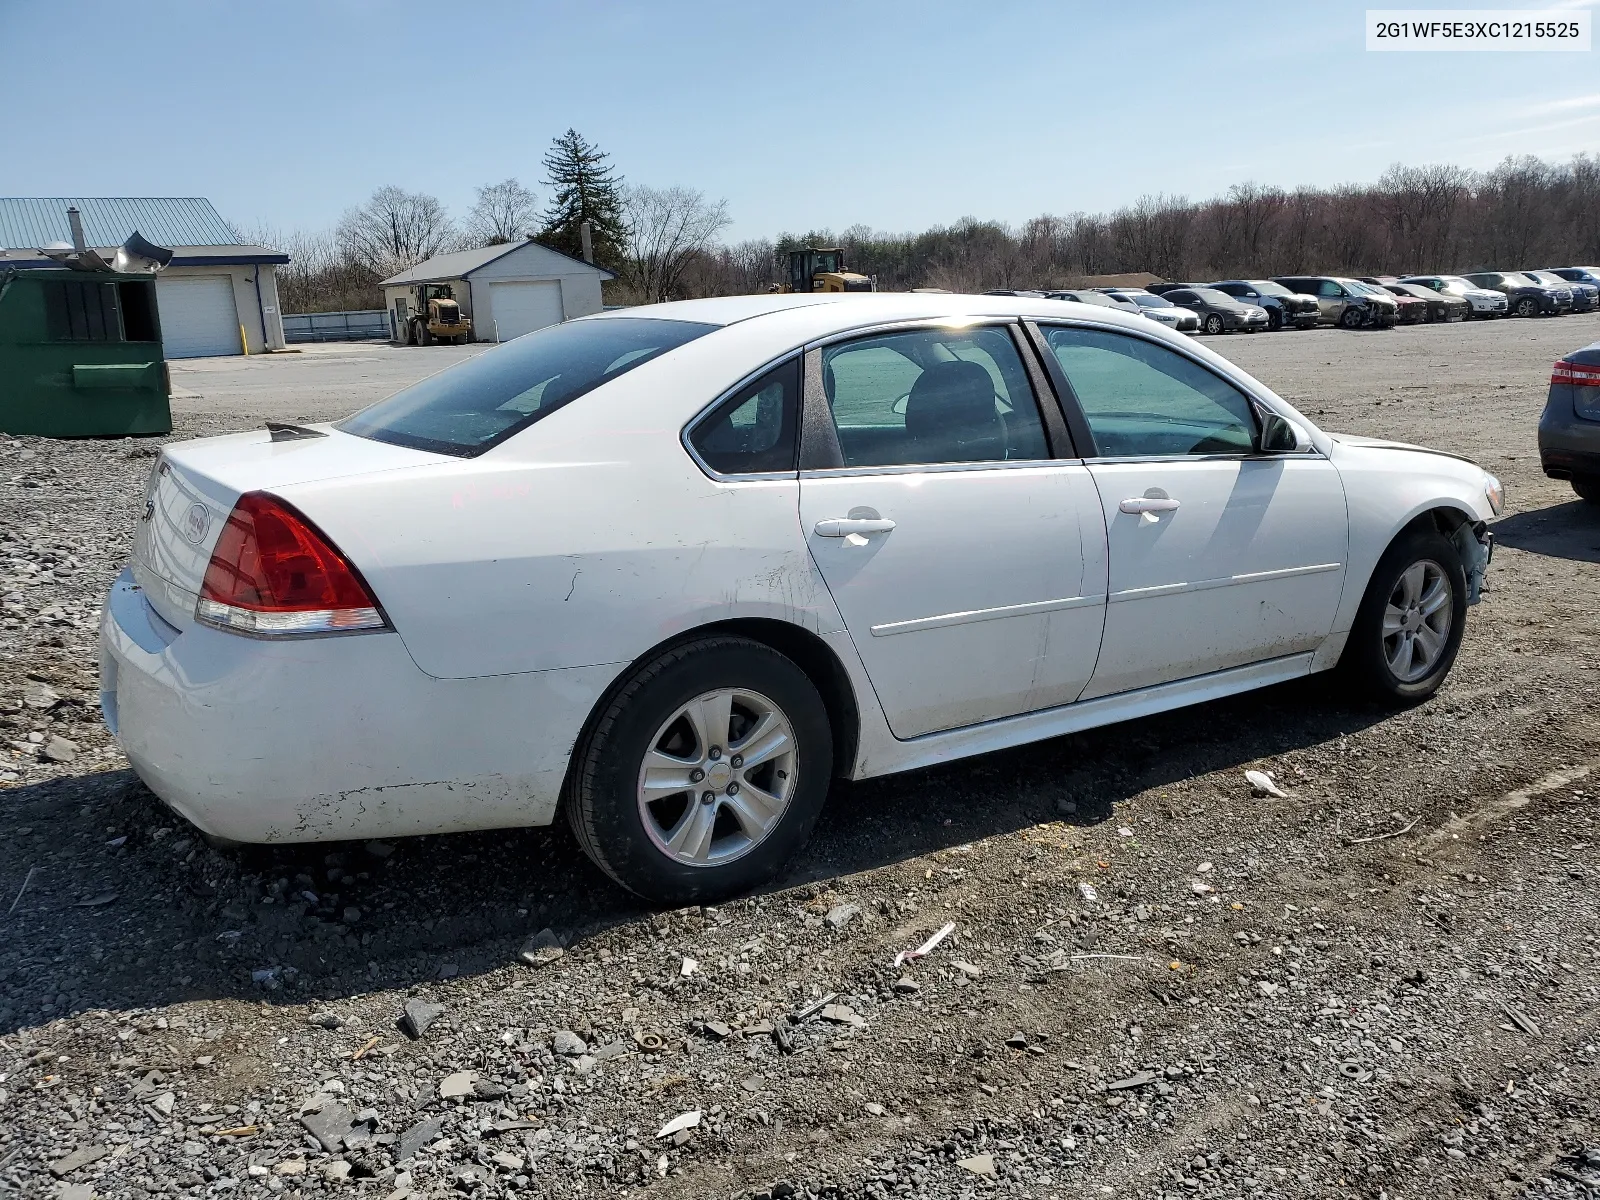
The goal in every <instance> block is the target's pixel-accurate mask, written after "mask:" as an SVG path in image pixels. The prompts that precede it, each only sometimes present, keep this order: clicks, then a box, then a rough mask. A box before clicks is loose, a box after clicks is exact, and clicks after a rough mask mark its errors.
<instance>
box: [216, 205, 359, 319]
mask: <svg viewBox="0 0 1600 1200" xmlns="http://www.w3.org/2000/svg"><path fill="white" fill-rule="evenodd" d="M240 236H241V237H242V238H243V239H244V241H245V243H246V244H247V245H253V246H267V247H270V248H272V249H274V250H281V251H283V253H285V254H287V255H288V256H289V261H288V262H287V263H284V264H282V265H280V266H279V267H278V269H277V280H278V303H279V305H280V306H281V307H282V309H283V311H284V312H286V313H306V312H349V311H354V310H359V309H373V308H382V307H383V294H382V292H381V290H380V289H379V287H378V281H379V279H381V278H382V276H380V275H378V274H377V272H375V271H373V270H372V268H370V267H368V266H367V265H365V264H364V263H361V262H358V261H356V260H355V259H353V258H351V257H350V256H349V255H348V254H347V253H345V252H344V251H343V250H342V249H340V247H339V244H338V242H337V240H336V239H335V238H334V236H333V234H331V233H327V232H321V233H306V232H304V231H302V230H291V231H288V232H283V231H281V230H277V229H273V228H272V227H271V226H268V225H259V226H257V227H256V228H254V229H249V230H243V231H241V233H240Z"/></svg>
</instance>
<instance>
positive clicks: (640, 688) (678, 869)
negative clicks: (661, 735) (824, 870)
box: [562, 636, 833, 906]
mask: <svg viewBox="0 0 1600 1200" xmlns="http://www.w3.org/2000/svg"><path fill="white" fill-rule="evenodd" d="M719 688H738V689H748V690H750V691H752V692H757V693H759V694H760V695H761V696H763V697H766V698H769V699H770V700H771V702H772V703H773V704H774V705H775V706H776V707H777V708H778V710H779V711H780V713H781V715H782V716H783V717H784V718H785V719H786V720H787V721H788V722H789V726H790V728H791V729H792V730H793V734H794V742H795V745H796V751H795V756H794V763H795V765H794V771H795V777H796V778H795V780H794V782H793V783H792V784H791V785H790V786H791V789H792V790H791V793H790V796H789V800H788V803H787V805H786V807H785V808H784V809H783V811H782V814H781V816H779V817H778V819H777V823H776V824H775V825H774V826H773V827H772V828H771V829H770V830H769V831H768V832H767V833H766V835H765V836H764V837H763V838H762V839H761V840H760V841H758V842H756V843H755V845H753V846H751V847H750V848H748V849H747V850H745V851H743V853H742V854H741V855H740V856H739V857H736V858H733V859H732V860H731V861H728V862H723V863H718V864H715V865H707V866H692V865H688V864H686V863H683V862H680V861H678V860H677V859H675V858H673V857H671V856H670V855H669V854H668V853H667V852H666V851H665V850H663V849H661V848H659V847H658V846H657V844H656V842H655V841H654V840H653V839H652V837H651V835H650V833H649V832H647V831H646V828H645V824H646V818H645V816H644V815H643V814H642V813H641V803H640V800H639V777H640V770H641V767H642V764H643V761H644V756H645V754H646V752H647V751H649V750H651V749H652V739H653V738H654V737H655V736H656V735H657V732H658V731H659V730H660V729H661V727H662V723H663V722H664V721H667V720H669V719H670V718H671V717H672V715H673V714H674V713H675V712H677V711H678V709H679V708H681V707H682V706H684V705H686V704H688V703H689V702H690V701H692V700H694V698H695V697H696V696H699V695H701V694H703V693H706V692H710V691H714V690H716V689H719ZM729 761H730V762H732V761H735V760H732V759H730V760H729ZM832 775H833V730H832V728H831V727H830V725H829V721H828V711H827V707H826V706H825V705H824V704H823V702H822V697H821V696H820V695H819V694H818V692H817V689H816V687H815V685H813V684H812V682H811V680H810V679H809V678H808V677H807V676H806V673H805V672H804V671H802V670H801V669H800V668H799V667H798V666H796V665H795V664H794V663H793V662H792V661H790V660H789V659H788V658H785V657H784V656H783V655H781V654H779V653H778V652H777V651H776V650H773V649H772V648H770V647H768V646H765V645H762V644H761V643H760V642H754V641H750V640H748V639H746V638H740V637H729V636H716V637H707V638H701V639H698V640H695V641H692V642H686V643H684V644H682V645H679V646H675V647H673V648H672V649H670V650H667V651H664V652H663V653H662V654H660V655H658V656H657V657H656V658H654V659H651V660H650V661H649V662H646V663H645V664H643V665H642V666H640V667H638V668H637V669H636V670H635V671H634V672H633V673H632V674H631V675H630V676H629V677H628V679H627V681H626V682H625V683H624V684H623V685H622V687H621V688H619V689H618V690H617V692H616V693H615V694H614V696H613V697H612V699H611V700H610V702H609V703H608V704H607V705H606V707H605V710H604V711H603V712H602V713H601V714H600V715H599V717H598V718H597V719H596V720H595V721H594V722H593V727H592V728H591V730H590V731H589V733H588V735H587V736H586V737H585V738H584V740H583V741H582V742H581V743H580V744H579V746H578V749H577V752H576V753H575V754H574V755H573V760H572V766H571V768H570V770H569V771H568V778H567V786H566V792H565V795H564V796H563V799H562V805H563V807H564V808H565V809H566V814H567V821H568V823H569V824H570V825H571V827H572V831H573V833H574V834H575V835H576V836H577V839H578V844H579V845H581V846H582V847H583V850H584V853H586V854H587V855H588V856H589V857H590V858H591V859H593V860H594V863H595V865H596V866H598V867H599V868H600V869H601V870H602V871H604V872H605V873H606V874H607V875H609V876H610V877H611V878H612V879H614V880H616V882H617V883H619V884H621V885H622V886H623V887H625V888H627V889H628V890H629V891H631V892H634V893H636V894H638V895H640V896H643V897H644V898H645V899H647V900H650V901H653V902H655V903H658V904H664V905H672V906H681V905H685V904H697V903H703V902H706V901H716V900H722V899H726V898H728V897H731V896H737V895H740V894H742V893H745V892H748V891H750V890H751V889H752V888H755V887H757V886H759V885H760V884H762V883H765V882H766V881H767V880H769V879H771V878H772V877H773V875H775V874H776V873H777V872H778V871H779V870H780V869H781V868H782V867H783V866H784V864H785V863H787V862H788V861H789V860H790V859H791V858H792V857H793V856H794V855H795V854H796V853H797V852H798V851H799V849H800V848H801V847H802V846H804V845H805V843H806V840H807V839H808V838H809V837H810V836H811V830H812V828H813V827H814V826H815V825H816V821H817V817H818V815H819V814H820V813H821V811H822V805H823V802H824V801H825V800H826V799H827V795H828V785H829V782H830V780H831V778H832ZM705 794H706V795H710V794H711V793H710V792H707V793H705ZM694 803H695V798H694V795H693V793H692V791H691V793H690V795H689V797H688V800H687V804H688V805H691V806H692V805H693V804H694ZM729 819H730V820H731V819H732V818H731V816H730V818H729Z"/></svg>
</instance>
